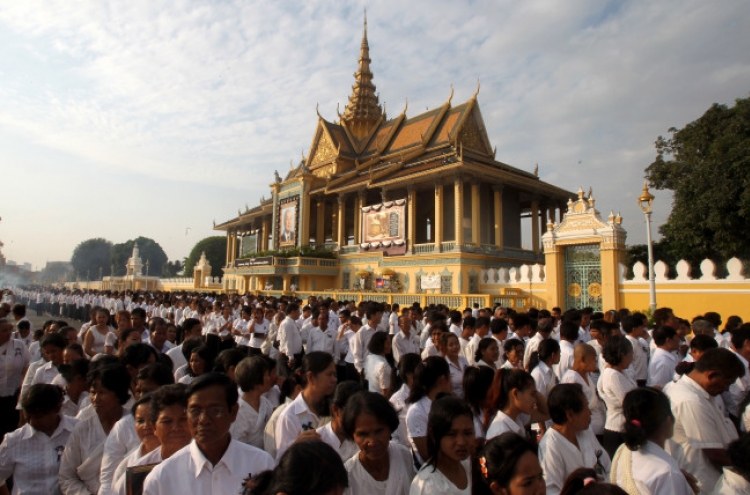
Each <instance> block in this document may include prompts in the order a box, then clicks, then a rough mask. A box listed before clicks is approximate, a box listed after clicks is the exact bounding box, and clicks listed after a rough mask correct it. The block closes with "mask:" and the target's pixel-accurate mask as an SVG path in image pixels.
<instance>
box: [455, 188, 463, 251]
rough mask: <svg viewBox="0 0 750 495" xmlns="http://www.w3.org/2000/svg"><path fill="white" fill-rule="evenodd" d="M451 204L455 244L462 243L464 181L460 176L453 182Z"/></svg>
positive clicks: (459, 244)
mask: <svg viewBox="0 0 750 495" xmlns="http://www.w3.org/2000/svg"><path fill="white" fill-rule="evenodd" d="M453 189H454V194H453V206H454V209H455V222H456V223H455V226H454V227H455V230H456V233H455V239H456V246H461V245H463V243H464V181H463V178H461V177H460V176H458V177H456V179H455V181H454V182H453Z"/></svg>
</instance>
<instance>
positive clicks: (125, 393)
mask: <svg viewBox="0 0 750 495" xmlns="http://www.w3.org/2000/svg"><path fill="white" fill-rule="evenodd" d="M88 378H89V397H90V398H91V404H92V405H93V408H94V410H95V411H96V414H92V415H89V416H87V417H86V418H85V419H83V420H81V421H80V422H79V423H78V424H77V425H76V427H75V428H74V429H73V434H72V435H71V436H70V438H69V439H68V443H67V445H66V446H65V451H64V452H63V454H62V460H61V462H60V489H61V490H62V492H63V493H97V492H98V491H99V475H100V469H101V463H102V456H103V454H104V441H105V440H106V439H107V435H109V432H110V430H112V427H113V426H114V425H115V423H116V422H117V421H118V420H119V419H120V418H121V417H122V416H123V415H124V414H130V411H128V410H126V409H125V408H123V405H124V404H125V403H126V402H127V401H128V399H129V398H130V384H131V378H130V374H129V373H128V371H127V370H126V369H125V367H124V366H122V365H120V364H113V365H105V366H103V367H101V368H98V369H95V370H93V371H90V372H89V377H88Z"/></svg>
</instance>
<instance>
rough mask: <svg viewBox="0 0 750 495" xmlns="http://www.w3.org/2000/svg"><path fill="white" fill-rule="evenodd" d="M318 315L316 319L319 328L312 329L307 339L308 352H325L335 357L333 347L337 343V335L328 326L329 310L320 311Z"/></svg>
mask: <svg viewBox="0 0 750 495" xmlns="http://www.w3.org/2000/svg"><path fill="white" fill-rule="evenodd" d="M317 311H318V314H317V315H316V316H315V317H314V319H315V320H316V321H317V322H318V326H316V327H313V328H311V329H310V334H309V335H308V337H307V352H313V351H323V352H327V353H328V354H330V355H331V356H333V346H334V344H335V342H336V337H337V335H336V334H335V333H334V329H333V328H332V327H330V326H329V325H328V310H327V309H325V308H322V309H318V310H317Z"/></svg>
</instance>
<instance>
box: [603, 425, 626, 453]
mask: <svg viewBox="0 0 750 495" xmlns="http://www.w3.org/2000/svg"><path fill="white" fill-rule="evenodd" d="M603 436H604V443H603V444H602V447H604V450H606V451H607V454H609V458H610V459H614V458H615V452H617V449H618V448H619V447H620V445H622V443H623V442H624V439H623V437H622V433H620V432H619V431H612V430H606V429H605V430H604V435H603Z"/></svg>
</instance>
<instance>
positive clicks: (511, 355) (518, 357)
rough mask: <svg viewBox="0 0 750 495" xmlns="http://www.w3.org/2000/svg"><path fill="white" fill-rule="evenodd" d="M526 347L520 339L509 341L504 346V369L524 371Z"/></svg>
mask: <svg viewBox="0 0 750 495" xmlns="http://www.w3.org/2000/svg"><path fill="white" fill-rule="evenodd" d="M523 352H524V345H523V341H522V340H520V339H508V340H506V341H505V343H504V344H503V359H505V362H504V363H503V366H502V367H503V368H505V369H511V370H520V369H523Z"/></svg>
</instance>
